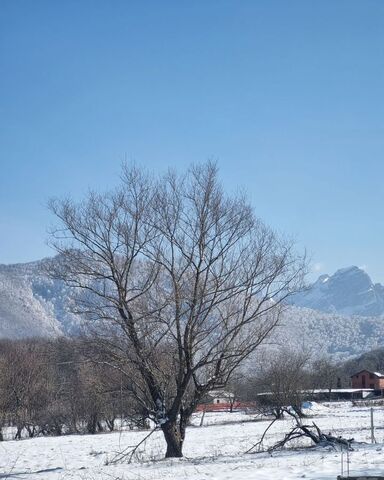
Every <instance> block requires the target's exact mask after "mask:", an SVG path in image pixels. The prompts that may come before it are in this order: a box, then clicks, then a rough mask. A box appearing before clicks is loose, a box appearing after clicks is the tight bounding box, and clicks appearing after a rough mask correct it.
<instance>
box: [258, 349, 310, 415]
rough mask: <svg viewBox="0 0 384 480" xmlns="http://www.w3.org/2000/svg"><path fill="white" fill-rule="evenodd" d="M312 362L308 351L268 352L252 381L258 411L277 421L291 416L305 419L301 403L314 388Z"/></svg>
mask: <svg viewBox="0 0 384 480" xmlns="http://www.w3.org/2000/svg"><path fill="white" fill-rule="evenodd" d="M309 362H310V353H309V352H305V350H302V351H299V352H298V351H292V350H289V349H288V348H283V349H282V350H280V351H278V352H269V353H268V357H267V358H264V361H263V363H262V364H261V365H260V368H259V371H258V373H257V375H256V378H255V379H254V381H253V383H254V386H255V392H257V391H259V393H258V394H255V396H254V398H255V399H256V400H257V403H258V405H259V407H260V408H261V409H263V410H264V411H267V412H268V413H270V414H272V415H273V416H274V417H275V418H277V419H280V418H282V417H283V416H284V413H292V412H293V413H294V414H295V415H296V416H298V417H302V416H303V411H302V403H303V401H304V400H305V398H306V397H307V395H308V390H309V388H310V387H311V379H310V373H309ZM260 390H261V391H260Z"/></svg>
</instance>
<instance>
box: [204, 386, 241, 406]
mask: <svg viewBox="0 0 384 480" xmlns="http://www.w3.org/2000/svg"><path fill="white" fill-rule="evenodd" d="M234 399H235V395H234V394H233V393H231V392H226V391H225V390H211V391H210V392H208V394H207V397H206V401H207V403H213V404H214V405H217V404H230V403H231V402H233V400H234Z"/></svg>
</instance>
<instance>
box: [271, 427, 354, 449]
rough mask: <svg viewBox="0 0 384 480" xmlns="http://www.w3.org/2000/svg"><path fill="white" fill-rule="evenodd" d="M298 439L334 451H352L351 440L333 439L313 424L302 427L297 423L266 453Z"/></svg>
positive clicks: (333, 437)
mask: <svg viewBox="0 0 384 480" xmlns="http://www.w3.org/2000/svg"><path fill="white" fill-rule="evenodd" d="M298 438H309V439H310V440H311V441H312V442H313V443H314V444H315V445H318V446H321V447H329V446H330V447H332V448H334V449H336V448H338V447H340V448H346V449H347V450H352V447H351V443H352V442H353V440H354V439H353V438H350V439H346V438H343V437H335V436H333V435H331V434H330V433H329V434H326V433H323V432H322V431H321V430H320V428H319V427H318V426H317V425H316V423H314V422H313V424H312V425H302V424H301V423H300V422H297V425H296V426H295V427H294V428H292V429H291V430H290V431H289V432H288V433H287V434H285V436H284V438H283V439H282V440H280V441H278V442H276V443H275V444H274V445H272V446H271V447H269V448H268V452H270V453H271V452H273V451H274V450H279V449H281V448H283V447H285V445H286V444H287V443H288V442H291V441H292V440H296V439H298Z"/></svg>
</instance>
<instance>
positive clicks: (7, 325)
mask: <svg viewBox="0 0 384 480" xmlns="http://www.w3.org/2000/svg"><path fill="white" fill-rule="evenodd" d="M45 266H46V260H41V261H38V262H32V263H26V264H15V265H0V338H23V337H30V336H45V337H54V336H58V335H68V334H72V333H76V331H78V328H79V325H80V319H79V317H78V316H76V315H75V314H73V313H72V312H71V305H73V299H74V294H73V290H71V289H69V288H68V287H67V286H66V285H65V284H64V283H63V282H62V281H60V280H57V279H52V278H50V277H49V275H48V274H47V271H46V268H45ZM292 303H294V305H291V306H289V307H288V308H287V310H286V312H285V313H284V317H283V319H282V321H281V325H280V327H278V328H277V329H276V330H275V331H274V335H273V337H272V338H271V341H272V343H278V344H279V343H280V344H284V345H287V344H290V345H292V346H297V348H303V346H304V347H305V348H310V349H312V350H313V351H314V352H317V353H318V354H319V355H320V354H323V353H324V354H329V355H332V356H333V357H334V358H338V359H346V358H350V357H352V356H356V355H360V354H362V353H364V352H367V351H368V350H371V349H373V348H377V347H380V346H384V322H383V318H382V317H381V316H380V315H381V314H382V313H383V305H384V288H383V287H382V286H381V285H373V284H372V282H371V280H370V278H369V276H368V275H367V274H366V273H365V272H364V271H363V270H361V269H359V268H357V267H349V268H345V269H341V270H338V271H337V272H336V273H335V274H334V275H332V276H328V275H323V276H321V277H320V278H319V279H318V280H317V281H316V282H315V283H314V284H313V285H312V287H311V288H309V289H308V290H307V291H306V292H303V293H300V294H297V295H295V297H294V298H292Z"/></svg>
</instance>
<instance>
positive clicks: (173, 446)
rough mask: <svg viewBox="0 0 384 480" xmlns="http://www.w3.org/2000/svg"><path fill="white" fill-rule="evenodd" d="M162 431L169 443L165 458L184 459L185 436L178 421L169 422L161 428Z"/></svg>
mask: <svg viewBox="0 0 384 480" xmlns="http://www.w3.org/2000/svg"><path fill="white" fill-rule="evenodd" d="M161 429H162V431H163V434H164V438H165V441H166V442H167V451H166V454H165V458H172V457H178V458H179V457H182V456H183V441H184V436H183V435H182V434H181V432H180V426H179V425H178V422H177V420H168V422H166V423H164V424H163V425H162V426H161ZM184 433H185V430H184Z"/></svg>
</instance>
